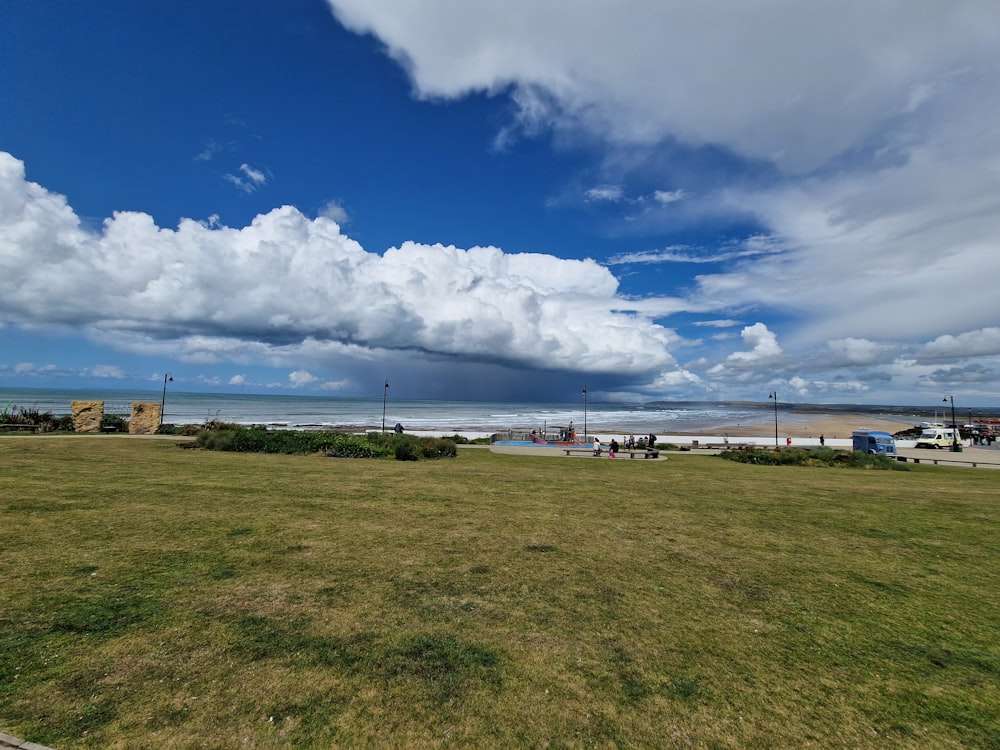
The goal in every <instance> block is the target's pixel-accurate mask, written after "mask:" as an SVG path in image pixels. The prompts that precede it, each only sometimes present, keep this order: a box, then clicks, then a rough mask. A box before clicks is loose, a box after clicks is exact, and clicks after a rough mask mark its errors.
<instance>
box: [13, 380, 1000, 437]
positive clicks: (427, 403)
mask: <svg viewBox="0 0 1000 750" xmlns="http://www.w3.org/2000/svg"><path fill="white" fill-rule="evenodd" d="M77 400H95V401H104V411H105V413H106V414H118V415H121V416H128V415H129V414H130V413H131V405H132V402H133V401H144V402H155V403H160V402H161V401H162V402H163V404H164V417H163V421H164V422H165V423H168V424H202V423H205V422H209V421H212V420H221V421H223V422H231V423H236V424H243V425H264V426H268V427H270V428H274V429H281V428H283V429H299V430H304V429H343V430H356V431H364V430H380V429H382V427H383V425H384V426H385V429H392V428H393V427H395V425H396V424H400V425H402V427H403V429H404V430H406V431H407V432H424V431H426V432H435V433H439V434H445V435H452V434H460V435H467V434H471V433H474V434H494V433H503V432H511V431H513V432H530V431H531V430H535V431H537V432H539V433H542V434H548V435H552V434H558V433H559V432H561V431H563V430H569V429H575V430H576V431H577V432H578V433H582V432H583V430H584V426H585V424H586V429H587V431H588V433H622V434H625V433H634V434H648V433H650V432H652V433H655V434H658V435H671V434H685V433H691V432H698V431H706V430H713V429H722V428H725V427H730V426H734V425H740V424H741V423H745V424H756V423H760V422H762V421H766V420H769V419H770V416H771V414H772V413H773V409H774V406H775V404H774V402H773V401H772V402H763V403H755V402H746V401H739V402H736V401H732V402H730V401H718V402H716V401H712V402H706V401H682V402H666V401H656V402H651V403H606V402H594V401H590V402H588V403H587V404H584V402H583V401H582V400H581V401H580V402H579V403H533V402H490V401H436V400H433V401H432V400H420V399H395V398H387V399H386V400H385V401H384V402H383V400H382V399H381V398H377V399H372V398H344V397H336V396H300V395H285V394H282V395H277V394H243V393H191V392H187V391H171V390H169V389H167V391H166V392H165V393H163V392H161V391H159V390H156V391H117V390H111V389H108V390H102V389H65V390H60V389H34V388H0V411H2V410H6V411H8V412H11V413H14V412H16V411H17V410H18V409H37V410H38V411H40V412H42V413H45V412H49V413H51V414H53V415H54V416H63V415H66V414H69V413H70V412H71V407H70V404H71V402H73V401H77ZM778 409H779V411H780V414H781V422H782V424H784V425H791V424H795V423H796V422H798V421H803V420H805V419H807V418H808V417H809V416H815V414H817V413H823V414H837V413H854V414H866V415H871V416H873V417H875V416H877V417H879V418H882V419H893V420H898V421H899V422H901V423H902V424H904V425H906V424H908V425H913V424H917V423H919V422H920V421H921V420H924V419H928V418H930V417H932V416H933V415H934V413H935V412H934V410H933V408H930V409H928V408H927V407H915V406H872V405H857V404H837V405H827V404H824V405H816V404H792V403H789V404H784V403H780V402H779V404H778ZM994 411H995V410H994Z"/></svg>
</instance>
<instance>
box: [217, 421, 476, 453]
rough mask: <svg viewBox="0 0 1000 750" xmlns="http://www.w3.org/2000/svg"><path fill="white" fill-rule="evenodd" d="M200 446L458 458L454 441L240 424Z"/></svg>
mask: <svg viewBox="0 0 1000 750" xmlns="http://www.w3.org/2000/svg"><path fill="white" fill-rule="evenodd" d="M197 444H198V445H199V446H200V447H202V448H205V449H206V450H222V451H238V452H242V453H285V454H308V453H325V454H326V455H328V456H336V457H340V458H388V457H389V456H395V457H396V458H397V459H398V460H400V461H416V460H418V459H420V458H450V457H454V456H456V455H458V449H457V448H456V447H455V443H453V442H452V441H451V440H446V439H442V438H414V437H412V436H410V435H383V434H381V433H377V432H370V433H368V434H367V435H355V434H351V433H345V432H309V431H299V430H267V429H265V428H263V427H240V426H237V425H225V426H222V427H217V426H213V428H212V429H204V430H202V431H201V432H199V433H198V437H197Z"/></svg>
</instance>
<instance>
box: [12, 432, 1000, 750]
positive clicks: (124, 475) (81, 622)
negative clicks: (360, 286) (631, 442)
mask: <svg viewBox="0 0 1000 750" xmlns="http://www.w3.org/2000/svg"><path fill="white" fill-rule="evenodd" d="M998 482H1000V473H998V472H992V471H977V470H971V469H954V468H937V467H928V466H918V467H913V469H912V470H911V471H909V472H880V471H860V470H847V469H828V468H790V467H789V468H785V467H763V466H748V465H740V464H735V463H730V462H725V461H722V460H719V459H717V458H713V457H707V456H692V455H684V454H678V455H672V456H671V458H670V460H669V461H667V462H662V463H660V462H651V461H597V460H589V459H565V458H534V457H519V456H501V455H495V454H492V453H490V452H489V451H488V450H486V449H483V448H461V449H460V451H459V457H458V458H457V459H452V460H443V461H423V462H418V463H404V462H397V461H391V460H388V461H386V460H381V461H374V460H355V459H331V458H324V457H319V456H298V457H296V456H291V457H289V456H275V455H246V454H228V453H217V452H204V451H196V450H184V449H181V448H179V447H177V442H176V441H173V440H166V441H164V440H141V439H129V438H118V437H110V436H100V437H96V438H81V437H65V438H45V437H5V438H0V544H2V548H0V580H2V589H0V730H2V731H5V732H8V733H10V734H14V735H17V736H20V737H24V738H26V739H29V740H32V741H34V742H38V743H41V744H46V745H51V746H53V747H56V748H59V750H68V749H69V748H76V747H95V748H97V747H99V748H189V747H190V748H194V747H220V748H224V747H237V746H249V747H295V748H327V747H386V746H391V747H460V746H464V747H694V748H736V747H774V748H780V747H788V748H793V747H794V748H800V747H823V748H827V747H845V748H857V747H862V748H863V747H879V748H884V747H905V748H926V747H932V748H990V747H992V748H996V747H1000V739H998V738H1000V523H998V522H1000V509H998V502H1000V492H998Z"/></svg>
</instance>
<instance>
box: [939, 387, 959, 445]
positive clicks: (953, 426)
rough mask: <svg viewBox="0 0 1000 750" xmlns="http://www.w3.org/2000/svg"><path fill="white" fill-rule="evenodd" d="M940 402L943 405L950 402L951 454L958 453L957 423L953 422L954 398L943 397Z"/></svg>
mask: <svg viewBox="0 0 1000 750" xmlns="http://www.w3.org/2000/svg"><path fill="white" fill-rule="evenodd" d="M941 400H942V401H944V402H945V403H948V401H949V400H950V401H951V430H952V432H951V452H952V453H958V452H959V450H961V449H960V448H959V446H958V422H956V421H955V397H954V396H945V397H944V398H943V399H941Z"/></svg>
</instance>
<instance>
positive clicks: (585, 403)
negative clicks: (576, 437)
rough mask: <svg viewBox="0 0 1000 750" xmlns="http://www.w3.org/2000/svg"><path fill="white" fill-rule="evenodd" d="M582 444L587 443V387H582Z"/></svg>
mask: <svg viewBox="0 0 1000 750" xmlns="http://www.w3.org/2000/svg"><path fill="white" fill-rule="evenodd" d="M583 442H585V443H586V442H587V386H583Z"/></svg>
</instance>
